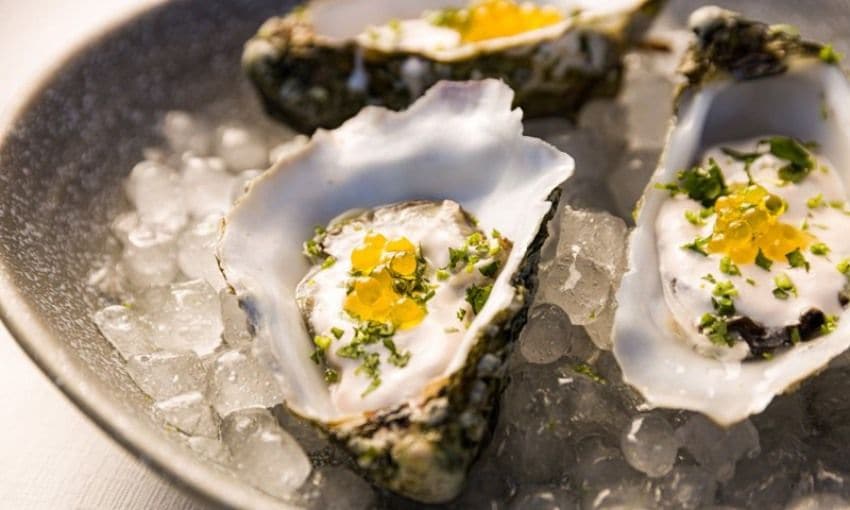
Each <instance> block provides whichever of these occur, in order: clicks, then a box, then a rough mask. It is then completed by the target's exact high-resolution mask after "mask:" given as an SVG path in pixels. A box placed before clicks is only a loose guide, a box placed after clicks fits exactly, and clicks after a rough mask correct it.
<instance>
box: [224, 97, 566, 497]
mask: <svg viewBox="0 0 850 510" xmlns="http://www.w3.org/2000/svg"><path fill="white" fill-rule="evenodd" d="M512 100H513V92H512V91H511V89H510V88H509V87H507V86H506V85H504V84H503V83H500V82H498V81H496V80H485V81H480V82H469V83H454V82H442V83H439V84H437V85H436V86H434V87H433V88H432V89H431V90H430V91H428V92H427V93H426V94H425V95H424V96H423V97H422V98H421V99H420V100H419V101H417V102H416V103H415V104H413V105H412V106H411V107H410V109H408V110H407V111H404V112H400V113H395V112H391V111H389V110H386V109H383V108H379V107H370V108H366V109H364V110H363V111H362V112H361V113H360V114H358V115H357V116H356V117H354V118H353V119H351V120H349V121H348V122H346V123H345V124H343V125H342V126H341V127H340V128H338V129H337V130H334V131H320V132H318V133H317V134H316V135H315V136H314V137H313V139H312V140H311V141H310V143H309V144H307V145H306V146H304V147H302V148H300V149H298V150H297V151H295V152H294V153H292V154H290V155H288V156H286V157H285V158H284V159H283V160H281V161H280V162H279V163H277V164H276V165H275V166H274V167H273V168H272V169H271V170H269V171H268V172H266V173H265V174H263V175H261V176H260V177H258V178H257V179H256V180H255V181H253V182H252V183H251V184H250V186H249V190H248V192H247V193H246V195H244V196H243V198H241V199H240V200H239V201H238V202H237V203H236V205H235V206H234V208H233V209H232V210H231V211H230V213H229V214H228V215H227V216H226V218H225V223H224V227H223V232H222V237H221V239H220V242H219V246H218V257H219V262H220V267H221V269H222V272H223V274H224V276H225V279H226V280H227V283H228V284H229V285H230V286H231V288H232V289H233V290H234V291H235V292H236V294H237V296H238V298H239V300H240V303H241V306H242V307H243V308H244V309H245V310H247V311H248V315H249V317H250V323H251V326H252V330H253V334H254V335H255V337H256V338H257V342H256V343H257V345H258V346H260V349H261V352H260V355H261V356H262V357H263V358H264V359H265V360H266V361H267V362H268V363H269V364H270V366H271V367H272V368H273V371H274V373H275V375H276V377H277V379H278V381H279V383H280V385H281V388H282V392H283V394H284V397H285V399H286V404H287V405H288V406H289V408H290V409H292V410H293V411H294V412H295V413H297V414H299V415H300V416H302V417H304V418H306V419H308V420H310V421H312V422H313V423H315V424H316V425H318V426H319V427H321V428H322V429H323V430H324V431H325V432H326V433H327V434H328V435H329V436H330V437H332V438H334V439H335V440H336V441H338V442H339V443H340V444H342V445H343V446H344V447H345V448H347V449H348V451H350V452H351V453H352V455H353V457H354V458H355V459H356V461H357V463H358V465H359V466H360V468H361V469H362V471H363V472H364V474H366V475H367V476H368V477H369V478H370V479H371V480H372V481H373V482H374V483H376V484H378V485H381V486H383V487H386V488H388V489H390V490H393V491H396V492H398V493H400V494H402V495H405V496H407V497H410V498H413V499H416V500H419V501H424V502H441V501H447V500H450V499H451V498H453V497H454V496H455V495H456V494H457V493H458V492H459V491H460V489H461V487H462V484H463V481H464V478H465V475H466V471H467V469H468V467H469V465H470V464H471V462H472V461H473V460H474V458H475V457H476V455H477V452H478V451H479V449H480V447H481V444H482V443H483V441H484V440H486V438H487V436H488V433H489V427H490V422H491V420H492V419H493V409H494V404H495V399H496V398H497V397H498V393H499V390H500V388H501V382H502V381H501V379H502V377H503V373H504V370H503V363H504V361H505V357H506V355H507V352H508V347H509V344H510V342H511V340H512V339H513V337H514V336H515V335H516V333H517V331H518V329H519V328H521V327H522V324H523V322H524V316H525V312H524V310H525V306H526V303H527V300H528V295H529V293H530V292H532V290H533V281H534V273H535V265H536V264H535V262H536V257H537V252H538V250H539V247H540V244H541V243H542V239H543V237H545V232H546V229H545V223H546V221H547V220H548V218H549V217H550V215H551V212H552V208H553V202H554V201H555V198H554V196H556V195H557V189H558V187H559V186H560V184H561V183H562V182H564V180H566V179H567V178H568V177H569V176H570V174H571V173H572V168H573V161H572V159H571V158H570V157H569V156H567V155H565V154H563V153H561V152H559V151H557V150H556V149H554V148H553V147H551V146H549V145H548V144H546V143H544V142H542V141H540V140H536V139H532V138H528V137H524V136H523V135H522V123H521V117H522V114H521V112H520V111H518V110H512V109H511V104H512ZM517 204H522V210H521V213H520V212H519V211H518V210H517ZM317 225H320V226H321V227H320V228H319V229H318V230H315V231H314V228H315V226H317ZM305 240H306V244H305ZM302 248H303V250H304V252H305V253H306V254H307V255H308V256H307V257H305V256H304V254H302Z"/></svg>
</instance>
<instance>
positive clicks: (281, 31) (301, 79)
mask: <svg viewBox="0 0 850 510" xmlns="http://www.w3.org/2000/svg"><path fill="white" fill-rule="evenodd" d="M662 3H663V2H662V0H604V1H588V0H569V1H567V0H537V1H533V2H531V1H525V2H521V3H520V2H517V1H516V0H417V1H412V2H411V1H405V2H401V1H396V0H383V1H376V0H344V1H343V0H314V1H312V2H309V3H307V5H306V6H305V7H303V8H301V9H297V10H295V11H293V12H292V13H290V14H288V15H286V16H284V17H281V18H272V19H270V20H268V21H267V22H266V23H265V24H264V25H263V26H262V28H260V30H259V32H258V33H257V35H256V36H255V37H254V38H253V39H251V40H250V41H248V43H247V45H246V47H245V52H244V55H243V66H244V67H245V69H246V71H247V73H248V75H249V76H250V77H251V79H252V80H253V82H254V84H255V85H256V87H257V89H258V91H259V93H260V95H261V96H262V98H263V101H264V103H265V105H266V108H267V109H268V111H269V112H270V113H271V114H272V115H274V116H276V117H278V118H280V119H281V120H283V121H284V122H286V123H288V124H290V125H292V126H294V127H295V128H297V129H300V130H302V131H307V132H312V131H313V130H315V129H316V128H317V127H324V128H332V127H336V126H338V125H339V124H340V123H341V122H342V121H344V120H345V119H347V118H349V117H351V116H353V115H354V114H355V113H357V112H358V111H359V110H360V108H362V107H363V106H365V105H374V104H377V105H383V106H387V107H389V108H391V109H401V108H405V107H407V106H408V105H409V104H410V103H411V102H412V101H414V100H415V99H416V98H417V97H419V96H420V95H421V94H422V93H423V92H424V91H425V90H427V89H428V88H429V87H430V86H431V85H433V84H434V83H436V82H437V81H438V80H444V79H447V80H469V79H481V78H500V79H502V80H504V81H505V82H506V83H507V84H508V85H510V86H511V87H512V88H513V89H514V90H515V91H516V97H515V104H516V105H517V106H520V107H522V109H523V111H524V112H525V115H526V116H527V117H533V116H540V115H549V114H555V113H564V114H572V113H574V112H575V111H576V110H577V109H578V108H579V107H580V106H581V104H582V103H584V102H585V101H586V100H588V99H589V98H591V97H594V96H599V95H606V94H611V93H613V92H615V91H616V89H617V85H618V83H619V78H620V73H621V64H620V57H621V55H622V53H623V51H624V50H625V49H626V47H627V46H628V45H629V44H631V43H632V42H633V41H634V39H635V38H636V37H637V36H638V35H639V34H640V33H642V31H643V28H644V27H645V25H646V24H647V22H648V21H649V20H650V19H651V18H652V17H653V16H654V14H655V13H656V12H657V11H658V9H659V7H660V5H661V4H662Z"/></svg>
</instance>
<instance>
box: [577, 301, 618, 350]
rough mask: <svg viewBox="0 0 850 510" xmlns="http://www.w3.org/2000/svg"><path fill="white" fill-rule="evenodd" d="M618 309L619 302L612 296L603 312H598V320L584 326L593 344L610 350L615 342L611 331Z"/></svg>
mask: <svg viewBox="0 0 850 510" xmlns="http://www.w3.org/2000/svg"><path fill="white" fill-rule="evenodd" d="M616 311H617V302H616V299H614V298H613V297H612V298H611V299H610V300H609V301H608V303H606V304H605V307H604V308H603V309H602V312H600V313H598V314H596V320H594V321H593V322H591V323H590V324H585V326H584V329H585V330H586V331H587V334H588V335H589V336H590V339H591V340H592V341H593V344H594V345H595V346H596V347H598V348H600V349H602V350H610V349H611V346H612V345H613V343H614V342H613V340H612V338H611V332H612V330H613V329H614V314H615V313H616Z"/></svg>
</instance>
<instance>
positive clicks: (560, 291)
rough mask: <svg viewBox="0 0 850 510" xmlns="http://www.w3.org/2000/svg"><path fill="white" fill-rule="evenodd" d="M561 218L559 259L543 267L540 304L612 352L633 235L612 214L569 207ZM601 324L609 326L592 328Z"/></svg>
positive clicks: (601, 325)
mask: <svg viewBox="0 0 850 510" xmlns="http://www.w3.org/2000/svg"><path fill="white" fill-rule="evenodd" d="M559 218H560V219H559V221H560V230H559V232H558V246H557V250H556V252H557V254H556V256H555V258H554V260H551V261H548V262H545V263H543V264H541V266H540V284H539V288H538V294H537V299H536V301H537V302H541V303H552V304H555V305H558V306H559V307H561V309H563V310H564V311H565V312H566V313H567V315H568V316H569V319H570V322H572V323H573V324H576V325H582V326H585V327H587V328H588V332H589V333H590V334H591V338H592V339H593V340H594V342H595V343H596V344H597V345H598V346H600V348H608V347H610V327H611V322H612V318H613V309H612V307H613V306H615V303H614V300H613V296H614V293H615V291H616V288H617V287H618V286H619V280H620V278H621V276H622V273H623V272H624V270H625V265H626V262H625V249H626V236H627V233H628V229H627V228H626V224H625V222H624V221H623V220H621V219H620V218H616V217H614V216H611V215H610V214H607V213H604V212H594V211H587V210H579V209H573V208H572V207H569V206H565V207H563V208H562V209H561V211H560V215H559ZM600 320H603V321H604V322H601V323H600V324H599V325H597V326H592V325H593V324H594V323H596V322H597V321H600Z"/></svg>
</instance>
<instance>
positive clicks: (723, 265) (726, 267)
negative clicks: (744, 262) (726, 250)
mask: <svg viewBox="0 0 850 510" xmlns="http://www.w3.org/2000/svg"><path fill="white" fill-rule="evenodd" d="M720 272H721V273H723V274H728V275H729V276H741V270H740V269H738V266H737V265H735V263H734V262H732V257H729V256H728V255H727V256H725V257H723V258H722V259H720Z"/></svg>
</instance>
